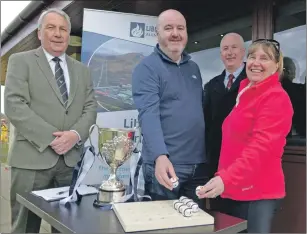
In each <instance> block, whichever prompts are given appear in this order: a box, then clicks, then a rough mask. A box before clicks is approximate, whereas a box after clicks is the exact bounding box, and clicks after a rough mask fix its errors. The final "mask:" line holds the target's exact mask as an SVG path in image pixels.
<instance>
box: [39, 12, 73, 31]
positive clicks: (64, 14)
mask: <svg viewBox="0 0 307 234" xmlns="http://www.w3.org/2000/svg"><path fill="white" fill-rule="evenodd" d="M52 12H53V13H56V14H59V15H61V16H63V17H64V18H65V20H66V21H67V23H68V31H69V33H70V31H71V22H70V17H69V16H68V15H67V14H66V13H65V12H64V11H62V10H60V9H57V8H50V9H48V10H46V11H43V13H42V14H41V15H40V17H39V19H38V26H37V27H38V29H41V28H42V24H43V21H44V18H45V16H46V15H47V14H49V13H52Z"/></svg>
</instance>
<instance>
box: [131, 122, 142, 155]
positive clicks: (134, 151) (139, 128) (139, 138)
mask: <svg viewBox="0 0 307 234" xmlns="http://www.w3.org/2000/svg"><path fill="white" fill-rule="evenodd" d="M134 129H135V132H138V133H139V136H140V137H138V139H137V141H136V142H135V145H134V149H133V151H132V152H133V153H138V152H140V151H139V150H138V149H137V148H138V146H139V144H140V142H141V137H142V132H141V127H140V124H139V122H137V126H136V127H134Z"/></svg>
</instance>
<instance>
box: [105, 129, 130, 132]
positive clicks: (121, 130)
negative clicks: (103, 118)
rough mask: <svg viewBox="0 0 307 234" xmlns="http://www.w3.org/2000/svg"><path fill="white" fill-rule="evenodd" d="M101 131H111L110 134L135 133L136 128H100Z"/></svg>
mask: <svg viewBox="0 0 307 234" xmlns="http://www.w3.org/2000/svg"><path fill="white" fill-rule="evenodd" d="M99 129H100V130H104V131H110V132H135V131H136V129H135V128H99Z"/></svg>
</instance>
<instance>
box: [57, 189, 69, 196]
mask: <svg viewBox="0 0 307 234" xmlns="http://www.w3.org/2000/svg"><path fill="white" fill-rule="evenodd" d="M66 192H68V190H65V191H60V192H58V193H57V194H56V195H62V194H64V193H66Z"/></svg>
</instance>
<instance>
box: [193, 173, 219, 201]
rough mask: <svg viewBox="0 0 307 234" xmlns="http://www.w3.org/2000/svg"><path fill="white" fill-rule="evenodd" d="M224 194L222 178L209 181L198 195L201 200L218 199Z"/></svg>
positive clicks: (217, 177)
mask: <svg viewBox="0 0 307 234" xmlns="http://www.w3.org/2000/svg"><path fill="white" fill-rule="evenodd" d="M223 192H224V183H223V180H222V178H221V177H220V176H216V177H214V178H212V179H211V180H209V181H208V183H207V184H205V185H204V186H203V187H202V188H201V189H200V190H199V191H198V193H197V196H198V197H199V198H216V197H217V196H219V195H221V194H222V193H223Z"/></svg>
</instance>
